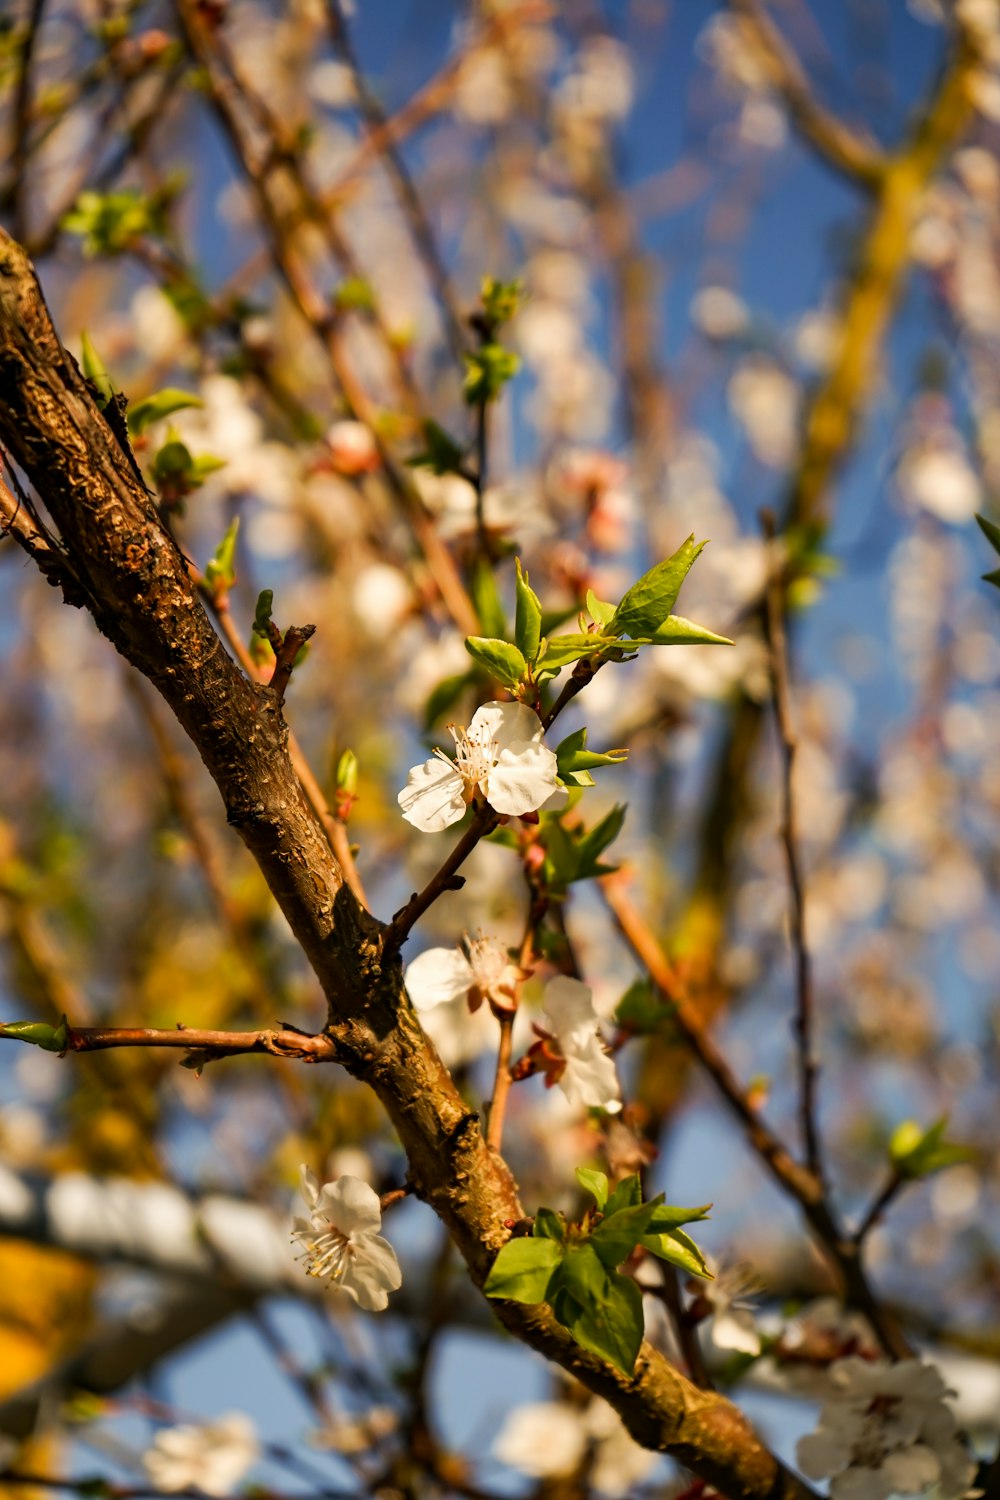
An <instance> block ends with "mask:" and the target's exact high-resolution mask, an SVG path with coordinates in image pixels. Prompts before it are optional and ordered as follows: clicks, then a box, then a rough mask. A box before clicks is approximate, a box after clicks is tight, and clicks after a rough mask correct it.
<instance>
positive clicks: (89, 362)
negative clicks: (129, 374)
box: [80, 331, 115, 411]
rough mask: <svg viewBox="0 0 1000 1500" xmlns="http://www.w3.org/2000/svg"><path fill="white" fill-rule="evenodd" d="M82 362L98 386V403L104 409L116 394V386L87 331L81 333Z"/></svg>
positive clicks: (84, 369)
mask: <svg viewBox="0 0 1000 1500" xmlns="http://www.w3.org/2000/svg"><path fill="white" fill-rule="evenodd" d="M80 364H81V366H82V368H83V373H84V375H86V377H87V379H88V380H89V381H90V382H91V384H92V385H95V386H96V387H97V390H98V393H99V394H98V401H97V404H98V406H99V407H100V408H101V410H102V411H103V410H104V408H105V407H106V406H107V404H108V402H109V401H110V400H111V398H112V396H113V395H114V394H115V386H114V382H113V381H112V379H111V376H110V375H109V374H108V372H107V369H106V368H105V365H104V361H103V360H102V359H101V356H100V355H99V354H98V352H97V350H96V349H95V348H94V345H93V344H92V342H91V339H90V334H89V333H87V332H86V331H84V332H83V333H81V334H80Z"/></svg>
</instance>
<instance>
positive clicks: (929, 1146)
mask: <svg viewBox="0 0 1000 1500" xmlns="http://www.w3.org/2000/svg"><path fill="white" fill-rule="evenodd" d="M947 1128H948V1117H947V1115H942V1116H941V1117H940V1119H938V1120H935V1121H934V1123H933V1125H928V1127H927V1129H926V1130H925V1129H924V1128H923V1126H922V1125H920V1124H918V1123H917V1121H916V1120H904V1121H903V1122H902V1124H900V1125H897V1126H896V1129H895V1130H894V1131H893V1133H892V1136H891V1137H890V1140H889V1159H890V1160H891V1162H892V1164H893V1166H894V1167H895V1168H896V1171H897V1172H898V1173H899V1174H900V1176H901V1177H907V1178H917V1177H929V1176H930V1175H931V1173H932V1172H940V1171H941V1170H942V1168H944V1167H951V1166H954V1165H955V1164H956V1163H958V1162H962V1161H968V1160H969V1156H970V1154H971V1153H970V1152H969V1150H968V1148H967V1147H965V1146H959V1145H957V1144H956V1143H954V1142H952V1141H946V1140H945V1138H944V1133H945V1131H946V1130H947Z"/></svg>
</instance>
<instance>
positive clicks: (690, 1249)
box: [639, 1229, 712, 1281]
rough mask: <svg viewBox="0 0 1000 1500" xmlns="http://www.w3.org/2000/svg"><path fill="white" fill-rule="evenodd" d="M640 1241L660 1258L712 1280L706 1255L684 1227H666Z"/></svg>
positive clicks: (652, 1253)
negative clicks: (685, 1231)
mask: <svg viewBox="0 0 1000 1500" xmlns="http://www.w3.org/2000/svg"><path fill="white" fill-rule="evenodd" d="M639 1243H640V1245H642V1246H643V1248H644V1249H646V1250H648V1251H649V1252H650V1254H651V1255H656V1256H659V1258H660V1260H667V1261H669V1262H670V1264H671V1265H672V1266H679V1267H680V1269H681V1270H682V1271H689V1272H690V1273H691V1274H692V1275H693V1276H703V1277H704V1278H705V1279H706V1280H707V1281H711V1279H712V1273H711V1271H710V1270H709V1269H708V1264H707V1262H706V1260H705V1257H704V1256H703V1255H702V1253H701V1251H700V1250H699V1249H698V1246H697V1245H696V1244H695V1242H694V1240H693V1239H692V1238H691V1236H690V1235H689V1234H685V1233H684V1231H683V1229H664V1230H662V1231H660V1232H658V1233H655V1234H644V1235H643V1237H642V1239H641V1240H640V1241H639Z"/></svg>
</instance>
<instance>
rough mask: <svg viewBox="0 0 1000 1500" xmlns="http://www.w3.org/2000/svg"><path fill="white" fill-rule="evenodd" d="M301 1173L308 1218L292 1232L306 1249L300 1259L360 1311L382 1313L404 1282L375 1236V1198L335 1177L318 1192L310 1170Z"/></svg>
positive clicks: (378, 1221)
mask: <svg viewBox="0 0 1000 1500" xmlns="http://www.w3.org/2000/svg"><path fill="white" fill-rule="evenodd" d="M301 1171H302V1196H303V1198H305V1200H306V1203H307V1204H308V1205H309V1218H308V1220H306V1219H296V1220H295V1227H294V1229H293V1231H292V1240H293V1241H295V1240H298V1241H299V1242H300V1243H301V1244H302V1245H303V1247H304V1248H303V1251H302V1254H301V1255H300V1256H299V1257H298V1259H300V1260H304V1261H305V1262H306V1270H307V1272H308V1273H309V1275H310V1276H320V1277H324V1278H328V1279H329V1281H330V1284H331V1285H332V1286H337V1287H339V1288H340V1289H341V1290H342V1291H345V1292H347V1294H348V1296H350V1297H353V1298H354V1300H355V1302H357V1304H358V1306H359V1307H364V1308H367V1309H368V1311H369V1312H380V1311H381V1310H382V1309H383V1308H384V1307H385V1306H386V1305H387V1303H388V1301H389V1293H390V1292H394V1291H395V1290H396V1289H397V1287H399V1286H400V1285H401V1283H402V1279H403V1278H402V1276H401V1275H400V1270H399V1262H398V1261H397V1259H396V1252H395V1250H394V1249H393V1248H392V1246H391V1245H390V1244H389V1242H388V1240H385V1239H383V1238H382V1236H381V1235H380V1234H379V1232H378V1231H379V1230H380V1229H381V1227H382V1208H381V1205H380V1203H379V1200H378V1194H377V1193H376V1192H375V1191H374V1189H373V1188H371V1187H369V1185H368V1183H367V1182H362V1181H360V1179H359V1178H357V1177H339V1178H338V1179H337V1181H336V1182H328V1183H326V1184H324V1186H323V1187H322V1188H321V1187H320V1185H319V1183H318V1182H317V1180H316V1178H315V1177H314V1175H313V1174H312V1172H310V1171H309V1169H308V1167H305V1166H303V1167H302V1169H301Z"/></svg>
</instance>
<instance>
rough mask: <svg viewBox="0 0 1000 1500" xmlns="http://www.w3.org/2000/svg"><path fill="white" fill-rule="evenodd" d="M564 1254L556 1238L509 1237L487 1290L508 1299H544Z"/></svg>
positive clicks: (494, 1267)
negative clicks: (512, 1238)
mask: <svg viewBox="0 0 1000 1500" xmlns="http://www.w3.org/2000/svg"><path fill="white" fill-rule="evenodd" d="M563 1253H564V1252H563V1247H562V1245H561V1244H560V1243H559V1242H558V1241H557V1240H554V1239H549V1238H545V1237H543V1238H538V1239H536V1238H534V1237H532V1238H531V1239H518V1240H508V1241H507V1243H506V1245H504V1246H503V1248H502V1249H501V1251H500V1253H499V1255H498V1256H497V1258H496V1260H495V1261H494V1262H493V1264H492V1266H491V1267H490V1274H489V1275H488V1276H487V1278H486V1284H485V1286H484V1287H483V1291H484V1292H485V1293H486V1295H487V1297H504V1298H506V1300H507V1301H508V1302H544V1301H545V1299H546V1296H547V1294H548V1289H549V1283H550V1281H551V1280H552V1273H553V1271H554V1270H555V1269H556V1267H557V1266H558V1265H559V1262H560V1261H561V1260H562V1258H563Z"/></svg>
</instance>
